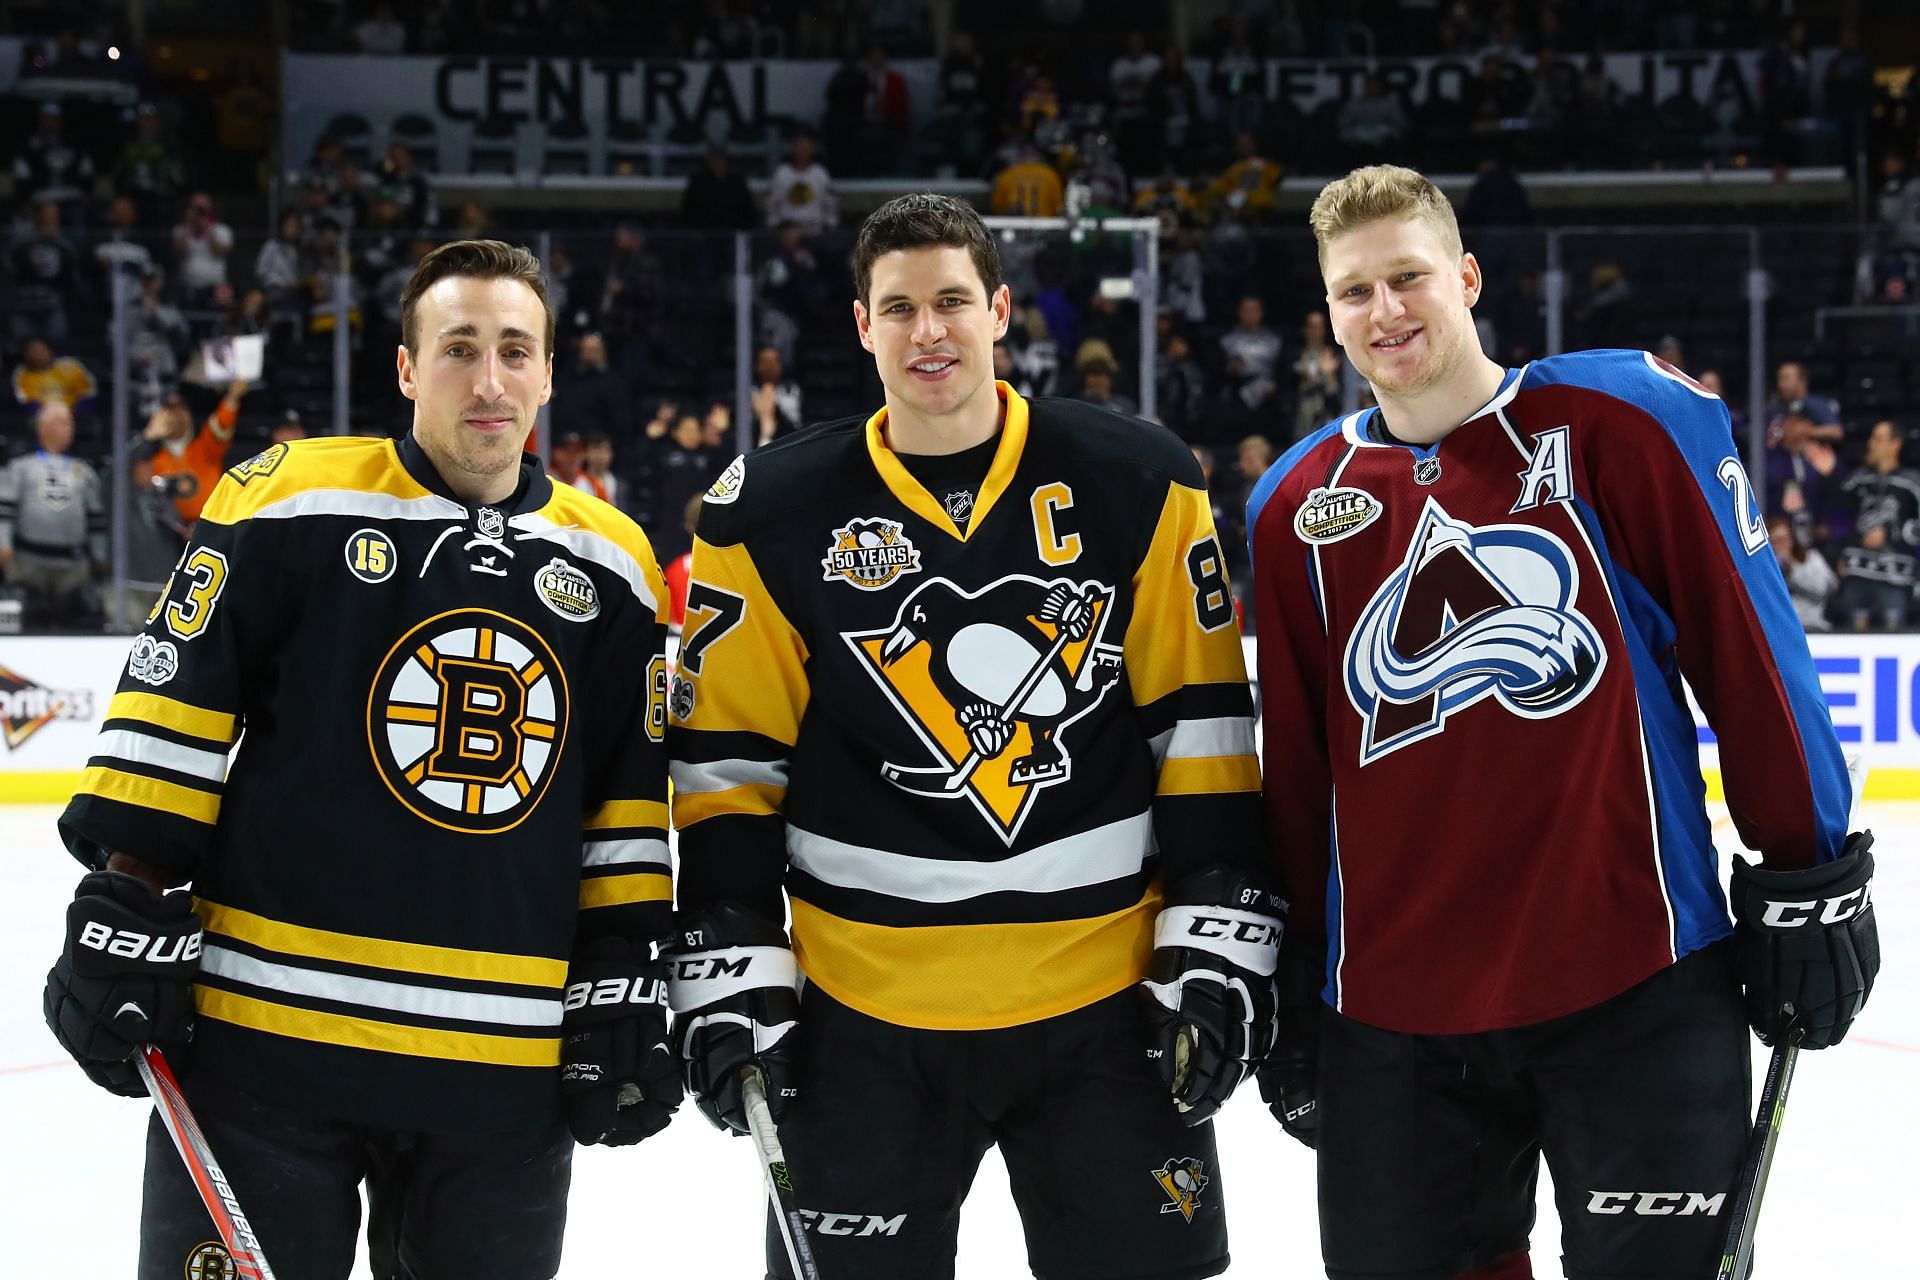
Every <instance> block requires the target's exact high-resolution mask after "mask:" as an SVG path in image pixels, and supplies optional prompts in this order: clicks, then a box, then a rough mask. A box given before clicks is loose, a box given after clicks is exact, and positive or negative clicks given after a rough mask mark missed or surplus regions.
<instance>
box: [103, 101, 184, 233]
mask: <svg viewBox="0 0 1920 1280" xmlns="http://www.w3.org/2000/svg"><path fill="white" fill-rule="evenodd" d="M133 118H134V135H133V137H132V138H130V139H128V140H127V144H126V145H125V146H124V147H122V148H121V149H120V158H119V159H118V160H116V161H115V162H114V166H113V190H114V194H116V195H122V196H130V197H132V199H133V201H134V203H135V204H136V205H138V206H139V209H140V221H141V222H142V223H143V224H144V225H146V226H149V227H164V226H166V225H168V224H169V223H171V222H172V221H173V218H174V211H175V205H176V202H177V201H178V200H179V199H180V193H181V192H182V191H183V190H185V189H186V185H187V167H186V163H185V162H184V161H183V160H182V159H181V156H180V144H179V142H178V141H176V140H175V138H174V137H173V135H172V134H171V133H170V132H168V130H167V125H166V121H165V120H163V119H161V116H160V111H159V109H158V108H157V107H155V106H154V105H153V104H152V103H151V102H143V103H141V104H140V105H139V106H138V107H136V108H135V109H134V117H133Z"/></svg>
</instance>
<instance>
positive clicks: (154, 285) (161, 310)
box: [130, 270, 193, 425]
mask: <svg viewBox="0 0 1920 1280" xmlns="http://www.w3.org/2000/svg"><path fill="white" fill-rule="evenodd" d="M166 287H167V278H166V276H165V275H164V274H163V273H161V272H160V271H158V270H155V271H153V272H151V273H149V274H148V275H147V276H146V278H145V279H143V280H141V281H140V301H139V304H138V305H137V306H136V307H135V308H134V313H133V348H132V351H131V353H130V355H131V367H132V371H133V374H134V377H135V378H136V379H137V380H138V381H139V382H141V383H142V384H143V385H144V387H145V389H146V395H145V396H144V401H145V403H146V404H147V405H149V406H151V405H156V404H158V403H159V402H160V400H161V398H162V396H163V395H164V392H165V389H166V388H169V387H171V386H172V385H173V383H174V381H175V380H176V379H177V378H178V377H179V376H180V362H181V361H182V360H183V359H184V358H185V357H186V355H187V349H188V348H189V347H191V346H192V345H193V331H192V330H191V329H189V328H188V326H187V318H186V317H185V316H184V315H182V314H181V313H180V308H178V307H176V306H174V305H173V304H172V303H171V302H168V301H167V300H166ZM189 425H191V424H189Z"/></svg>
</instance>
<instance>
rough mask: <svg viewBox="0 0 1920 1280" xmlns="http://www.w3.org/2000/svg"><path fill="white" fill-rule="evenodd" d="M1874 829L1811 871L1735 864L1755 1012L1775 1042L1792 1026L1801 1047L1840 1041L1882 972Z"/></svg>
mask: <svg viewBox="0 0 1920 1280" xmlns="http://www.w3.org/2000/svg"><path fill="white" fill-rule="evenodd" d="M1872 849H1873V833H1872V832H1871V831H1856V832H1854V833H1853V834H1852V835H1850V836H1848V837H1847V843H1846V845H1845V846H1844V847H1843V848H1842V849H1841V851H1840V856H1839V857H1838V858H1836V859H1834V860H1833V861H1832V862H1827V863H1822V864H1821V865H1819V866H1815V867H1808V868H1806V869H1804V870H1801V871H1768V870H1765V869H1764V868H1761V867H1757V866H1754V865H1753V864H1752V863H1748V862H1743V861H1739V860H1735V862H1734V864H1733V918H1734V921H1735V923H1736V925H1737V926H1738V927H1737V929H1736V932H1737V934H1738V935H1739V940H1740V941H1739V947H1740V980H1741V981H1742V982H1743V983H1744V984H1745V985H1746V989H1747V1020H1748V1021H1749V1022H1751V1023H1752V1024H1753V1029H1754V1030H1755V1031H1756V1032H1758V1033H1759V1036H1760V1039H1761V1040H1762V1041H1763V1042H1764V1043H1766V1044H1774V1043H1776V1042H1777V1041H1778V1040H1779V1038H1780V1036H1781V1035H1782V1034H1783V1033H1784V1032H1785V1031H1786V1030H1787V1027H1788V1026H1789V1024H1791V1025H1792V1026H1793V1027H1794V1028H1796V1029H1797V1030H1798V1031H1799V1032H1800V1038H1799V1039H1800V1047H1801V1048H1803V1049H1824V1048H1826V1047H1827V1046H1828V1045H1835V1044H1839V1043H1840V1040H1841V1038H1842V1037H1844V1036H1845V1035H1846V1034H1847V1028H1848V1027H1849V1026H1850V1025H1852V1023H1853V1019H1854V1017H1855V1015H1857V1014H1858V1013H1859V1012H1860V1009H1861V1007H1862V1006H1864V1005H1865V1004H1866V1002H1867V994H1868V993H1869V992H1871V991H1872V990H1873V978H1874V975H1875V974H1877V973H1879V972H1880V929H1879V926H1878V925H1877V924H1875V923H1874V918H1873V896H1872V889H1871V882H1872V880H1873V853H1872V852H1871V851H1872Z"/></svg>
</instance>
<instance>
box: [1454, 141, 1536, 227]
mask: <svg viewBox="0 0 1920 1280" xmlns="http://www.w3.org/2000/svg"><path fill="white" fill-rule="evenodd" d="M1460 225H1461V226H1462V227H1463V228H1471V229H1473V230H1479V229H1481V228H1484V227H1496V228H1504V227H1530V226H1532V225H1533V202H1532V201H1531V200H1529V199H1528V198H1527V188H1526V187H1525V186H1524V185H1523V184H1522V183H1521V181H1520V179H1519V178H1518V177H1517V176H1515V174H1514V172H1513V170H1511V169H1509V168H1507V166H1506V165H1505V164H1504V163H1502V162H1501V160H1500V157H1499V156H1497V155H1493V154H1487V155H1483V156H1481V157H1480V164H1479V167H1478V168H1477V169H1476V171H1475V176H1474V179H1473V185H1472V186H1471V187H1468V188H1467V199H1466V202H1465V203H1464V204H1462V205H1461V206H1460Z"/></svg>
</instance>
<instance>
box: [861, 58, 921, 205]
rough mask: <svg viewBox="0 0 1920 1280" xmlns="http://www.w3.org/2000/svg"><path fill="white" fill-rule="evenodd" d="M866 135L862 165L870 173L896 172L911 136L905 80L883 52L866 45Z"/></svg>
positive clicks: (899, 167)
mask: <svg viewBox="0 0 1920 1280" xmlns="http://www.w3.org/2000/svg"><path fill="white" fill-rule="evenodd" d="M866 72H867V99H866V120H867V135H866V141H867V145H866V149H865V163H866V168H867V171H868V172H871V173H880V174H888V173H899V172H901V170H902V167H903V166H902V156H901V152H902V149H903V147H904V146H905V144H906V143H907V141H908V140H909V139H910V138H911V136H912V134H913V106H912V103H911V101H910V99H909V97H908V92H907V78H906V77H905V76H903V75H901V74H900V73H899V72H898V71H895V70H894V69H893V67H892V66H891V65H889V64H888V62H887V51H886V50H885V49H884V48H882V47H881V46H880V45H878V44H871V45H868V46H867V64H866Z"/></svg>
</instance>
